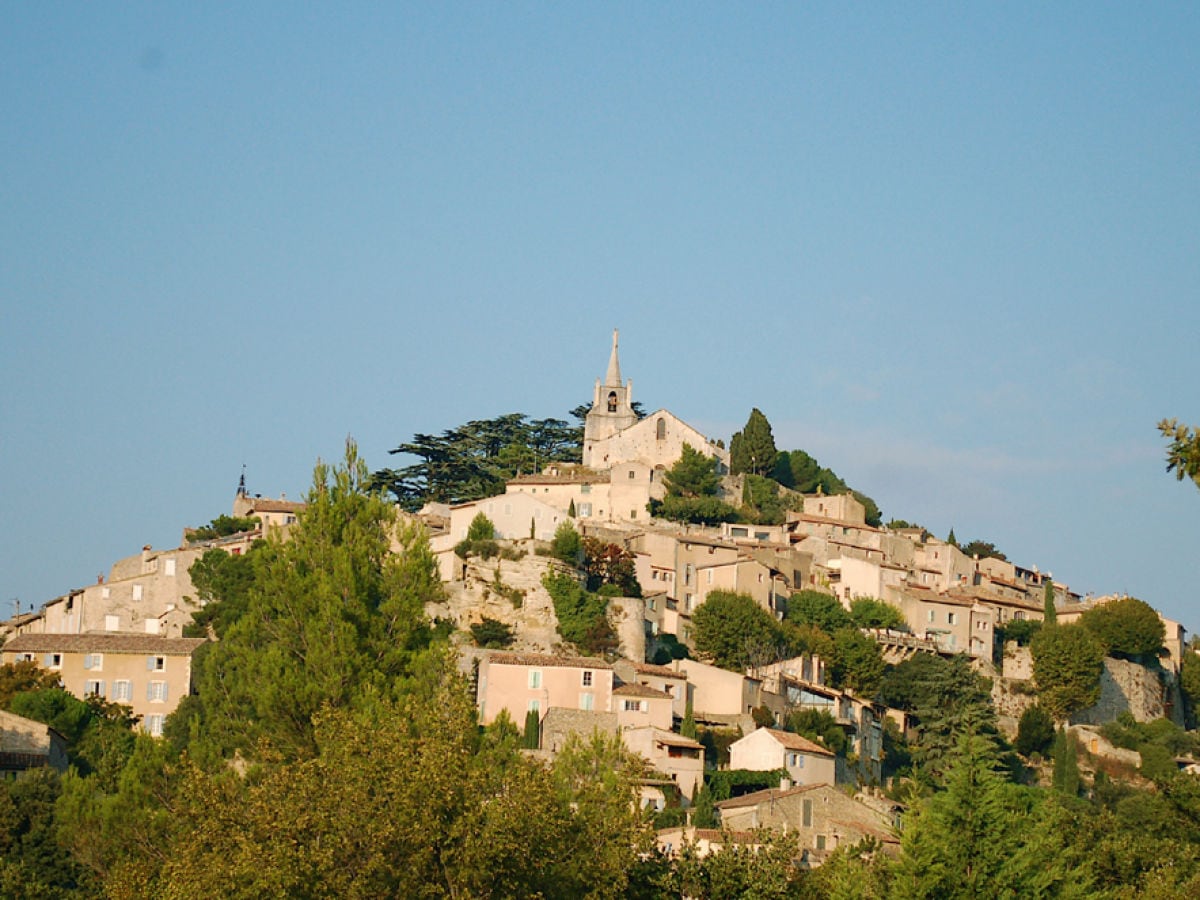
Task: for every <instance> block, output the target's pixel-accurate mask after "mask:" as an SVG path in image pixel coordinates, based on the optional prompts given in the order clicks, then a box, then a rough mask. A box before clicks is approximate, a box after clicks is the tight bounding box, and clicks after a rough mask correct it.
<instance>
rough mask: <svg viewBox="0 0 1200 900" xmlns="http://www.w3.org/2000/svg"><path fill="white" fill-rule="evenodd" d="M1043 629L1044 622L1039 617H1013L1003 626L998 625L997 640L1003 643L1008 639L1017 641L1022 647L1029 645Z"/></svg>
mask: <svg viewBox="0 0 1200 900" xmlns="http://www.w3.org/2000/svg"><path fill="white" fill-rule="evenodd" d="M1041 630H1042V623H1041V622H1039V621H1038V620H1037V619H1011V620H1010V621H1008V622H1005V623H1004V626H1003V627H997V628H996V631H997V632H999V634H998V636H997V640H998V641H999V642H1000V644H1001V645H1003V644H1004V643H1005V642H1006V641H1016V642H1017V645H1018V646H1020V647H1028V646H1029V644H1030V643H1031V642H1032V641H1033V639H1034V637H1035V636H1036V635H1037V633H1038V632H1039V631H1041Z"/></svg>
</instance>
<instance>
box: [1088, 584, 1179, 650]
mask: <svg viewBox="0 0 1200 900" xmlns="http://www.w3.org/2000/svg"><path fill="white" fill-rule="evenodd" d="M1079 624H1080V625H1082V626H1083V627H1084V628H1086V629H1087V630H1088V631H1090V632H1091V633H1092V634H1094V635H1095V636H1096V637H1097V638H1098V639H1099V640H1100V642H1101V643H1102V644H1103V645H1104V650H1105V652H1106V653H1107V654H1108V655H1109V656H1118V657H1122V658H1127V657H1139V656H1157V655H1158V651H1159V650H1161V649H1162V645H1163V637H1164V635H1165V628H1164V626H1163V621H1162V619H1161V618H1160V617H1159V615H1158V613H1157V612H1156V611H1155V609H1154V607H1152V606H1151V605H1150V604H1149V603H1145V602H1143V601H1141V600H1138V599H1137V598H1136V597H1122V598H1121V599H1120V600H1110V601H1109V602H1108V603H1103V604H1101V605H1099V606H1095V607H1093V608H1092V609H1089V610H1088V611H1087V612H1085V613H1084V614H1083V615H1082V616H1080V617H1079Z"/></svg>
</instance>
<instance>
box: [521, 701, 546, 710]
mask: <svg viewBox="0 0 1200 900" xmlns="http://www.w3.org/2000/svg"><path fill="white" fill-rule="evenodd" d="M525 711H526V712H541V711H542V701H540V700H530V701H529V704H528V705H527V706H526V707H525Z"/></svg>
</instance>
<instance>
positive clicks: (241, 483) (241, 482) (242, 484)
mask: <svg viewBox="0 0 1200 900" xmlns="http://www.w3.org/2000/svg"><path fill="white" fill-rule="evenodd" d="M237 495H238V496H239V497H245V496H246V464H245V463H242V477H241V478H239V479H238V489H237Z"/></svg>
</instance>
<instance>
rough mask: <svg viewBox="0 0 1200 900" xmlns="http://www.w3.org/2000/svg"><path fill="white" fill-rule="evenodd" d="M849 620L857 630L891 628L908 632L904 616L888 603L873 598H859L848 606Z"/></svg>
mask: <svg viewBox="0 0 1200 900" xmlns="http://www.w3.org/2000/svg"><path fill="white" fill-rule="evenodd" d="M850 618H851V619H853V620H854V624H855V625H857V626H858V627H859V628H891V629H893V630H896V631H908V622H907V621H905V619H904V614H903V613H902V612H900V610H899V609H897V608H896V607H894V606H892V605H891V604H890V603H885V602H883V601H882V600H876V599H875V598H873V597H859V598H858V599H857V600H855V601H854V602H852V603H851V604H850Z"/></svg>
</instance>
